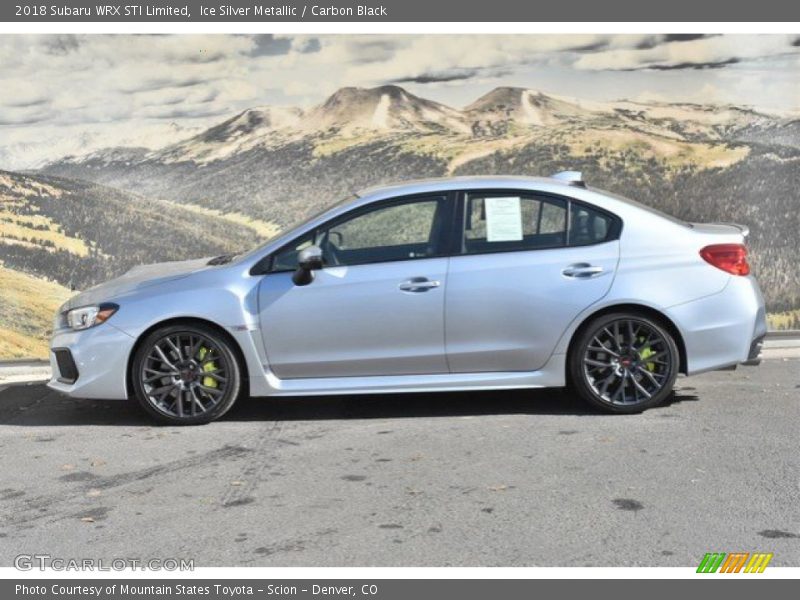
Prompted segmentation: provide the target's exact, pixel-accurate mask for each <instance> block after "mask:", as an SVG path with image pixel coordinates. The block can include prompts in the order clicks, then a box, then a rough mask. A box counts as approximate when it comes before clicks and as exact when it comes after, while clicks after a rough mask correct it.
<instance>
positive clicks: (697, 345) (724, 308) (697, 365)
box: [666, 276, 767, 375]
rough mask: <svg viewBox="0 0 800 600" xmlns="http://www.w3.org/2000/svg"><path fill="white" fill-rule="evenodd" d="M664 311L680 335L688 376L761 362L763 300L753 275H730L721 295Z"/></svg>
mask: <svg viewBox="0 0 800 600" xmlns="http://www.w3.org/2000/svg"><path fill="white" fill-rule="evenodd" d="M666 312H667V315H668V316H669V317H670V318H671V319H672V320H673V322H674V323H675V324H676V325H677V326H678V328H679V330H680V332H681V335H682V336H683V341H684V345H685V347H686V366H687V374H689V375H695V374H697V373H702V372H705V371H711V370H715V369H722V368H725V367H730V366H733V365H737V364H748V365H756V364H758V363H759V362H760V360H759V358H758V356H759V354H760V352H761V346H762V343H763V340H764V336H765V335H766V333H767V318H766V310H765V308H764V298H763V297H762V295H761V290H760V289H759V287H758V283H757V282H756V280H755V278H753V277H752V276H748V277H733V276H732V277H731V280H730V282H729V283H728V285H727V286H726V287H725V289H723V290H722V291H721V292H719V293H717V294H713V295H711V296H707V297H705V298H700V299H698V300H694V301H692V302H687V303H684V304H680V305H677V306H673V307H671V308H670V309H669V310H667V311H666Z"/></svg>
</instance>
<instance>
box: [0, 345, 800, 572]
mask: <svg viewBox="0 0 800 600" xmlns="http://www.w3.org/2000/svg"><path fill="white" fill-rule="evenodd" d="M0 457H2V459H1V460H2V471H1V474H0V476H1V477H2V483H0V507H1V508H2V510H1V512H0V566H12V564H13V561H14V557H15V556H17V555H19V554H37V553H38V554H41V553H46V554H50V555H51V556H56V557H62V558H103V559H107V560H110V559H112V558H119V557H125V558H137V559H151V558H157V559H158V558H186V559H194V561H195V565H196V566H255V565H259V566H279V565H280V566H287V565H289V566H372V565H375V566H696V565H697V564H698V562H699V561H700V559H701V558H702V557H703V555H704V554H705V553H706V552H712V551H715V552H737V551H741V552H755V551H763V552H772V553H774V558H773V561H772V563H771V564H772V565H777V566H781V565H782V566H800V360H798V359H797V358H785V359H772V360H766V361H764V363H763V364H762V365H761V366H760V367H755V368H745V367H741V368H739V370H737V371H735V372H716V373H708V374H705V375H700V376H697V377H692V378H681V379H679V380H678V389H677V392H676V394H675V396H674V398H673V399H672V401H671V402H670V403H669V404H667V405H665V406H662V407H660V408H657V409H653V410H650V411H648V412H646V413H644V414H642V415H632V416H611V415H604V414H598V413H595V412H593V411H591V410H590V409H588V408H586V407H585V406H584V405H583V404H582V403H581V402H580V401H578V400H576V399H575V398H573V397H571V396H569V395H568V394H566V393H565V392H562V391H551V390H541V391H511V392H481V393H443V394H435V395H433V394H426V395H422V394H414V395H407V394H405V395H391V396H366V397H357V396H351V397H333V398H296V399H281V400H268V399H249V400H246V401H243V402H241V403H240V404H239V405H237V406H236V407H234V409H233V410H232V411H231V412H230V413H229V415H227V416H226V417H225V418H224V419H223V420H221V421H219V422H216V423H213V424H210V425H206V426H201V427H193V428H179V427H168V426H156V425H153V424H152V423H151V422H150V421H148V420H147V418H145V417H144V416H143V414H142V413H141V412H140V411H139V410H138V409H137V407H136V406H135V405H133V404H131V403H128V402H113V401H77V400H71V399H68V398H65V397H62V396H60V395H58V394H56V393H54V392H50V391H49V390H48V389H47V388H46V387H44V386H43V385H42V384H30V385H14V386H5V387H2V386H0Z"/></svg>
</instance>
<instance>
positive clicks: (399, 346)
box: [50, 172, 766, 424]
mask: <svg viewBox="0 0 800 600" xmlns="http://www.w3.org/2000/svg"><path fill="white" fill-rule="evenodd" d="M746 235H747V229H746V228H744V227H742V226H738V225H725V224H698V223H683V222H680V221H678V220H676V219H672V218H670V217H668V216H666V215H663V214H661V213H658V212H656V211H654V210H652V209H650V208H647V207H645V206H642V205H640V204H638V203H635V202H632V201H630V200H626V199H624V198H620V197H618V196H615V195H612V194H608V193H605V192H601V191H597V190H594V189H590V188H587V187H586V186H585V185H584V184H583V182H582V181H581V178H580V175H579V174H578V173H574V172H566V173H560V174H558V175H556V176H554V177H553V178H523V177H480V178H454V179H446V180H435V181H425V182H414V183H408V184H404V185H396V186H388V187H382V188H378V189H371V190H367V191H366V192H363V193H361V194H358V195H356V196H355V197H353V198H351V199H348V200H346V201H344V202H342V203H340V204H338V205H336V206H334V207H332V208H330V209H329V210H328V211H326V212H324V213H323V214H320V215H317V216H315V217H312V218H311V219H309V220H308V221H306V222H305V223H303V224H301V225H299V226H297V227H296V228H294V229H292V230H291V231H289V232H287V233H284V234H281V235H280V236H278V237H276V238H274V239H272V240H270V241H269V242H267V243H265V244H264V245H262V246H260V247H259V248H256V249H255V250H253V251H251V252H249V253H247V254H243V255H240V256H227V257H218V258H216V259H211V260H208V259H203V260H196V261H188V262H178V263H165V264H161V265H153V266H146V267H139V268H136V269H133V270H132V271H130V272H128V273H127V274H125V275H123V276H122V277H119V278H117V279H115V280H113V281H109V282H108V283H104V284H102V285H99V286H97V287H94V288H92V289H90V290H87V291H85V292H83V293H81V294H79V295H77V296H75V297H74V298H72V299H71V300H70V301H69V302H68V303H67V304H65V305H64V306H63V307H61V309H60V311H59V313H58V315H57V323H56V331H55V334H54V337H53V340H52V344H51V348H52V361H51V362H52V366H53V373H54V375H53V379H52V381H51V382H50V386H51V387H53V388H55V389H57V390H61V391H63V392H65V393H67V394H69V395H72V396H78V397H84V398H109V399H114V398H117V399H120V400H122V399H126V398H130V397H134V398H136V400H137V401H138V402H139V403H140V404H141V406H142V407H143V408H144V409H145V410H146V411H147V412H148V413H150V414H151V415H153V416H154V417H157V418H159V419H161V420H163V421H168V422H172V423H187V424H188V423H204V422H208V421H211V420H213V419H216V418H218V417H220V416H221V415H223V414H224V413H225V412H226V411H227V410H228V409H229V408H230V407H231V405H232V404H233V403H234V401H235V400H236V398H237V397H238V396H240V395H243V394H244V395H250V396H300V395H320V394H358V393H382V392H419V391H433V390H478V389H485V390H489V389H492V390H493V389H508V388H541V387H560V386H564V385H566V384H570V385H571V386H572V387H573V388H574V390H575V391H576V392H577V393H578V394H580V395H581V396H582V397H583V398H585V399H586V400H588V401H589V402H591V403H592V404H594V405H596V406H598V407H601V408H604V409H607V410H609V411H612V412H622V413H629V412H636V411H641V410H643V409H645V408H648V407H651V406H655V405H657V404H658V403H660V402H662V401H663V400H664V399H665V398H666V397H667V396H668V394H669V393H670V391H671V388H672V386H673V383H674V381H675V378H676V376H677V375H678V373H679V372H680V373H685V374H688V375H692V374H694V373H700V372H702V371H708V370H711V369H719V368H724V367H730V366H735V365H737V364H738V363H742V362H750V363H753V362H757V357H758V354H759V351H760V347H761V340H762V339H763V337H764V334H765V332H766V321H765V314H764V303H763V300H762V297H761V293H760V291H759V288H758V284H757V283H756V281H755V279H754V278H753V277H752V276H751V275H750V274H749V271H750V269H749V267H748V264H747V260H746V250H745V246H744V239H745V236H746Z"/></svg>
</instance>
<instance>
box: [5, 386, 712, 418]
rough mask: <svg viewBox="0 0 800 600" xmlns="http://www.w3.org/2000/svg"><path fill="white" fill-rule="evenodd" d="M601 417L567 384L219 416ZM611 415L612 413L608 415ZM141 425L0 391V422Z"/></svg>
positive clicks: (20, 389) (252, 409) (34, 389)
mask: <svg viewBox="0 0 800 600" xmlns="http://www.w3.org/2000/svg"><path fill="white" fill-rule="evenodd" d="M695 400H698V397H697V396H696V395H693V394H692V393H691V392H689V391H681V390H679V391H677V392H674V393H673V394H672V395H671V396H670V398H668V399H667V401H666V402H665V403H664V404H662V405H661V406H660V407H658V408H656V409H652V410H661V409H663V408H665V407H668V406H671V405H673V404H676V403H680V402H687V401H695ZM515 414H520V415H523V414H524V415H577V416H603V415H605V414H606V413H603V412H601V411H598V410H594V409H593V408H592V407H591V406H589V405H588V404H586V403H585V402H583V401H582V400H581V399H580V398H578V397H576V396H575V395H574V394H572V393H570V392H569V391H567V390H565V389H547V390H496V391H475V392H437V393H415V394H369V395H348V396H296V397H291V398H288V397H287V398H242V399H240V400H239V401H238V402H237V403H236V404H235V405H234V407H233V408H232V409H231V410H230V412H229V413H228V414H226V415H225V416H224V417H223V418H222V421H320V420H351V419H388V418H391V419H398V418H408V419H413V418H435V417H460V416H482V415H515ZM612 417H613V416H612ZM3 424H5V425H14V426H31V427H33V426H58V425H128V426H130V425H139V426H149V425H153V424H155V423H154V421H152V420H151V419H149V418H148V417H147V415H145V414H144V413H143V412H142V411H141V409H140V408H139V407H138V406H137V405H136V403H135V402H132V401H129V402H126V401H118V400H75V399H72V398H68V397H65V396H62V395H61V394H58V393H56V392H53V391H51V390H49V389H47V388H46V387H44V386H43V385H28V386H12V387H9V388H7V389H5V390H3V391H0V425H3Z"/></svg>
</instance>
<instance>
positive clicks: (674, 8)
mask: <svg viewBox="0 0 800 600" xmlns="http://www.w3.org/2000/svg"><path fill="white" fill-rule="evenodd" d="M722 7H723V5H722V4H720V3H718V2H710V1H708V0H706V1H705V2H703V1H701V2H697V1H696V0H672V1H671V2H641V0H605V1H604V2H591V1H585V2H580V3H577V2H541V1H540V2H520V1H519V0H493V1H492V2H482V1H479V0H461V1H459V2H428V1H425V0H355V1H354V0H328V1H327V2H323V3H318V4H316V3H313V2H307V1H298V0H284V1H283V2H280V3H278V2H276V3H268V2H260V1H259V0H221V1H217V0H150V1H149V2H144V3H133V2H130V0H127V1H125V0H124V1H123V2H122V3H119V4H116V3H114V0H106V3H103V1H102V0H100V1H96V0H57V1H55V2H53V1H49V2H48V1H47V0H40V1H38V2H36V1H30V0H16V1H13V0H12V1H11V2H3V3H2V4H0V21H3V22H6V21H12V22H91V21H95V22H108V23H112V22H131V23H133V22H158V21H174V22H265V23H268V22H304V21H308V22H356V21H372V22H448V21H450V22H505V21H509V22H560V21H564V22H566V21H577V22H581V21H583V22H646V21H652V22H658V21H664V22H701V21H707V22H714V21H726V22H747V21H752V22H772V21H774V22H787V21H800V4H798V3H795V2H786V1H785V0H762V1H761V2H759V3H758V4H753V3H752V2H742V1H741V0H735V1H731V2H726V3H724V10H722Z"/></svg>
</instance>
